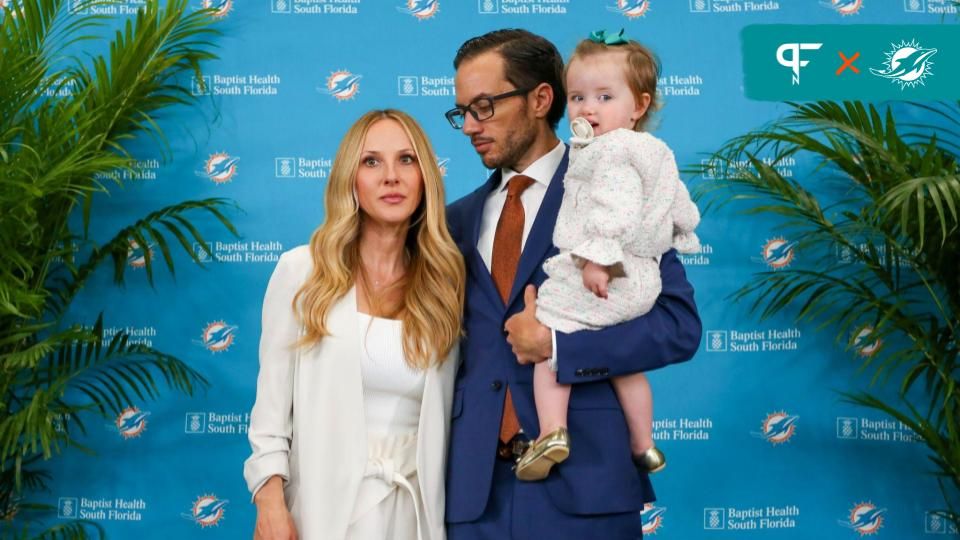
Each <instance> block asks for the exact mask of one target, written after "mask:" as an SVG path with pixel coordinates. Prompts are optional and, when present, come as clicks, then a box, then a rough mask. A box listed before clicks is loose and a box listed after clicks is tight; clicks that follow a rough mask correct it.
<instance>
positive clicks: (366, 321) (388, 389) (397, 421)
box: [359, 313, 426, 436]
mask: <svg viewBox="0 0 960 540" xmlns="http://www.w3.org/2000/svg"><path fill="white" fill-rule="evenodd" d="M359 321H360V322H359V324H360V370H361V374H362V376H363V405H364V413H365V416H366V420H367V434H368V435H376V436H387V435H405V434H410V433H416V432H417V426H418V424H419V421H420V402H421V401H422V398H423V385H424V381H425V380H426V373H425V372H423V371H418V370H415V369H414V368H411V367H410V366H408V365H407V362H406V360H405V359H404V355H403V335H402V333H401V331H402V328H403V325H402V324H401V322H400V321H399V320H395V319H382V318H380V317H372V316H370V315H367V314H366V313H360V317H359Z"/></svg>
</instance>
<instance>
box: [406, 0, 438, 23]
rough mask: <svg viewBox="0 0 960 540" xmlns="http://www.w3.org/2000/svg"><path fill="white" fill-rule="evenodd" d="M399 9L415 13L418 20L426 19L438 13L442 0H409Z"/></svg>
mask: <svg viewBox="0 0 960 540" xmlns="http://www.w3.org/2000/svg"><path fill="white" fill-rule="evenodd" d="M397 9H398V10H399V11H401V12H403V13H406V14H408V15H413V16H414V17H416V18H417V19H418V20H421V21H425V20H427V19H429V18H431V17H433V16H434V15H436V14H437V11H438V10H439V9H440V0H407V1H406V3H405V4H404V7H398V8H397Z"/></svg>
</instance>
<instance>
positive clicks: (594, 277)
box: [583, 261, 610, 298]
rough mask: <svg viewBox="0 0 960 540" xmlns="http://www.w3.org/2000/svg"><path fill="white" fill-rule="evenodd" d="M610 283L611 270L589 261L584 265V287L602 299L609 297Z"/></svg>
mask: <svg viewBox="0 0 960 540" xmlns="http://www.w3.org/2000/svg"><path fill="white" fill-rule="evenodd" d="M608 283H610V270H608V269H607V267H606V266H601V265H599V264H597V263H595V262H592V261H587V262H586V263H584V265H583V286H584V287H586V288H587V290H588V291H590V292H592V293H593V294H595V295H597V296H598V297H600V298H606V297H607V284H608Z"/></svg>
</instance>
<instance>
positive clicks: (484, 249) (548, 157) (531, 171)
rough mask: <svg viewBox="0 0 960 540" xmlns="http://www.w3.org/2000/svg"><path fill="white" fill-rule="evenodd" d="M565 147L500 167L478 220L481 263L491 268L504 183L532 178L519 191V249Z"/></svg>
mask: <svg viewBox="0 0 960 540" xmlns="http://www.w3.org/2000/svg"><path fill="white" fill-rule="evenodd" d="M564 152H566V147H565V146H564V144H563V143H562V142H558V143H557V145H556V146H554V147H553V149H552V150H550V151H549V152H547V153H546V154H544V155H542V156H540V159H538V160H536V161H534V162H533V163H531V164H530V166H529V167H527V168H526V169H525V170H523V171H519V172H518V171H515V170H513V169H509V168H503V169H500V173H501V179H500V185H499V186H497V188H496V189H494V190H493V191H492V192H490V195H489V196H488V197H487V202H486V203H484V205H483V216H482V218H481V220H480V238H479V239H478V240H477V250H478V251H479V252H480V257H481V258H482V259H483V263H484V264H485V265H487V270H490V261H491V259H493V237H494V235H495V234H496V231H497V222H499V221H500V213H501V212H502V211H503V203H504V202H505V201H506V200H507V182H509V181H510V179H511V178H513V177H514V176H516V175H518V174H523V175H524V176H528V177H530V178H532V179H533V180H534V182H533V184H530V187H528V188H527V189H526V190H524V192H523V193H521V194H520V203H521V204H523V216H524V219H523V238H521V239H520V252H521V253H523V248H524V246H526V244H527V237H528V236H529V235H530V229H532V228H533V222H534V221H535V220H536V218H537V212H539V211H540V205H541V204H542V203H543V197H544V196H545V195H546V194H547V188H548V187H549V186H550V181H551V180H553V175H554V174H555V173H556V172H557V168H558V167H559V166H560V162H561V161H563V154H564ZM550 334H551V336H552V340H553V357H552V358H548V359H547V361H548V362H549V363H550V368H551V369H553V370H554V371H556V370H557V333H556V331H555V330H553V329H552V328H551V329H550Z"/></svg>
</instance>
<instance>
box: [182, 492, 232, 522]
mask: <svg viewBox="0 0 960 540" xmlns="http://www.w3.org/2000/svg"><path fill="white" fill-rule="evenodd" d="M228 502H230V501H228V500H226V499H222V500H221V499H218V498H217V496H216V495H202V496H200V497H199V498H197V500H196V501H194V503H193V508H192V510H191V512H190V513H189V514H181V516H183V517H184V518H185V519H189V520H191V521H193V522H194V523H196V524H197V525H200V526H201V527H204V528H206V527H213V526H214V525H217V524H218V523H220V520H221V519H223V508H224V507H225V506H226V505H227V503H228Z"/></svg>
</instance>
